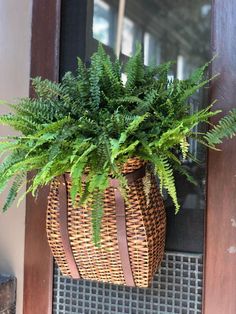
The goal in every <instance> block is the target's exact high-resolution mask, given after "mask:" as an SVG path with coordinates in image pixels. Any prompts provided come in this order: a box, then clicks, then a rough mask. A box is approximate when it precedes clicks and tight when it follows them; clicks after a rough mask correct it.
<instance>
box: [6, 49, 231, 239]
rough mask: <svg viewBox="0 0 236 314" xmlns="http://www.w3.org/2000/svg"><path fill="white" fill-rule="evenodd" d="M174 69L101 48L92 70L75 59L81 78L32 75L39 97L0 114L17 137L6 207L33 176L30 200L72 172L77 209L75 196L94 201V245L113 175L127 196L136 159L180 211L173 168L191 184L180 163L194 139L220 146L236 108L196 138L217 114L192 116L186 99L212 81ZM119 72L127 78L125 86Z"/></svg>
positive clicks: (10, 143) (9, 149)
mask: <svg viewBox="0 0 236 314" xmlns="http://www.w3.org/2000/svg"><path fill="white" fill-rule="evenodd" d="M171 66H172V64H171V63H170V62H169V63H165V64H163V65H160V66H157V67H146V66H144V63H143V58H142V51H141V49H138V50H137V52H136V54H135V56H134V57H132V58H130V60H129V61H128V62H127V64H126V65H122V64H120V62H119V61H118V60H116V61H115V62H112V61H111V60H110V57H109V56H107V55H106V53H105V52H104V50H103V48H102V46H99V48H98V51H97V52H96V53H95V54H94V55H93V56H92V57H91V64H90V66H89V67H88V68H87V67H85V65H84V64H83V63H82V61H81V60H80V59H78V69H77V73H75V74H72V73H70V72H68V73H66V74H65V76H64V77H63V79H62V80H61V82H60V83H54V82H51V81H49V80H42V79H41V78H34V79H33V80H32V83H33V87H34V89H35V94H36V96H35V98H34V99H30V98H24V99H21V100H20V101H19V103H18V104H16V105H10V107H11V109H12V111H13V113H10V114H7V115H3V116H1V117H0V123H1V124H5V125H9V126H11V127H13V128H14V129H15V130H17V131H19V132H20V135H18V136H15V137H6V138H2V141H1V142H0V153H1V154H2V155H3V157H4V161H3V163H2V164H1V166H0V177H1V180H0V192H1V191H3V190H4V188H6V186H7V185H8V182H10V181H11V182H13V183H12V186H11V188H10V189H9V194H8V196H7V199H6V202H5V204H4V206H3V210H4V211H5V210H7V208H9V207H10V206H11V205H12V203H13V201H14V200H15V198H16V196H17V194H18V193H19V191H20V189H21V187H22V185H23V184H24V183H25V181H26V173H27V172H28V171H31V170H34V173H35V175H34V177H33V179H32V180H31V181H30V182H29V183H28V186H29V188H28V190H27V192H26V193H29V192H31V193H33V195H35V194H36V192H37V189H38V188H39V187H41V186H44V185H47V184H49V183H50V182H51V181H52V180H53V179H54V178H55V177H57V176H59V175H61V174H63V173H65V172H70V174H71V178H72V188H71V191H70V193H71V198H72V202H73V204H74V205H75V206H77V205H78V204H76V196H77V195H78V194H79V195H80V203H81V204H85V203H86V202H87V201H88V200H89V202H91V203H92V208H93V212H92V224H93V230H94V241H95V243H96V244H98V243H99V240H100V225H101V220H102V213H103V203H102V196H103V192H104V190H105V189H106V188H107V187H108V182H109V177H110V176H113V177H115V178H117V179H118V180H119V181H120V186H121V189H122V190H123V191H122V193H123V195H125V190H126V187H127V183H126V180H125V178H124V176H123V175H122V172H121V165H122V164H123V163H125V162H126V161H127V160H128V159H129V158H131V157H138V158H140V159H141V160H145V161H147V162H149V163H152V164H153V166H154V170H155V173H156V175H157V176H158V177H159V179H160V185H161V188H162V187H163V188H165V189H166V190H167V192H168V193H169V195H170V196H171V198H172V200H173V203H174V205H175V208H176V212H178V210H179V207H180V206H179V203H178V197H177V194H176V188H175V179H174V171H175V170H178V171H180V172H181V173H183V174H185V175H186V176H187V178H188V179H189V180H191V177H190V176H189V174H188V173H186V171H185V169H184V168H182V166H181V165H182V162H183V160H184V159H185V158H187V157H189V156H190V153H189V144H188V143H189V140H190V139H191V138H192V139H194V140H196V141H199V143H200V144H202V145H206V146H208V147H210V148H213V149H214V148H216V145H217V144H219V143H221V141H222V140H223V139H224V138H231V137H232V136H234V135H235V134H236V109H234V110H232V111H231V112H229V114H228V115H227V116H225V117H223V118H222V119H221V120H220V121H219V123H218V124H217V125H216V126H214V127H213V128H212V129H211V130H210V131H209V132H206V133H204V134H197V133H196V132H195V131H194V127H195V126H196V125H198V124H199V123H208V119H209V118H211V117H212V116H215V115H217V114H219V113H220V111H219V110H215V111H212V110H211V109H212V105H211V106H209V107H207V108H205V109H202V110H199V111H198V112H194V113H193V114H190V104H189V102H188V99H189V97H190V96H191V95H193V94H194V93H195V92H196V91H198V90H199V89H200V88H201V87H203V86H205V85H206V84H208V82H209V80H207V79H205V75H204V73H205V70H206V68H207V66H208V64H207V65H204V66H203V67H201V68H199V69H197V70H196V71H195V72H194V73H193V74H192V75H191V76H190V77H189V78H188V79H186V80H178V79H172V80H170V79H169V78H168V72H169V70H170V68H171ZM122 70H124V72H125V74H126V76H127V82H126V83H125V84H124V83H123V81H122V75H121V74H122ZM190 157H191V156H190ZM85 171H86V173H87V175H86V184H85V188H83V186H82V177H83V175H84V173H85ZM12 180H13V181H12ZM22 197H23V196H21V199H22Z"/></svg>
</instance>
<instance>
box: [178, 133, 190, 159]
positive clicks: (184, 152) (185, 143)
mask: <svg viewBox="0 0 236 314" xmlns="http://www.w3.org/2000/svg"><path fill="white" fill-rule="evenodd" d="M180 148H181V152H182V156H183V159H184V160H185V159H186V157H187V154H188V150H189V143H188V141H187V138H186V137H183V139H182V140H181V141H180Z"/></svg>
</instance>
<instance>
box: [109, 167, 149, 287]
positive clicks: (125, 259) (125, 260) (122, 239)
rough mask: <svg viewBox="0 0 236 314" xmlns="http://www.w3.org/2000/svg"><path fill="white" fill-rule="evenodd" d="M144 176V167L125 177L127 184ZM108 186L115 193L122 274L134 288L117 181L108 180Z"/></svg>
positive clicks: (126, 281)
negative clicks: (112, 188)
mask: <svg viewBox="0 0 236 314" xmlns="http://www.w3.org/2000/svg"><path fill="white" fill-rule="evenodd" d="M144 176H145V167H142V168H140V169H138V170H136V171H134V172H132V173H129V174H127V175H126V179H127V181H128V184H131V183H133V182H135V181H136V180H137V179H139V178H142V177H144ZM110 186H112V187H114V193H115V206H116V207H115V209H116V226H117V239H118V247H119V253H120V259H121V264H122V269H123V274H124V279H125V283H126V285H127V286H129V287H135V281H134V277H133V272H132V267H131V264H130V258H129V248H128V240H127V230H126V219H125V202H124V198H123V197H122V195H121V193H120V191H119V181H118V180H117V179H110Z"/></svg>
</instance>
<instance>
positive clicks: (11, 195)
mask: <svg viewBox="0 0 236 314" xmlns="http://www.w3.org/2000/svg"><path fill="white" fill-rule="evenodd" d="M25 176H26V174H25V173H23V174H19V175H17V176H16V177H15V179H14V182H13V183H12V186H11V188H10V190H9V192H8V195H7V198H6V201H5V204H4V206H3V209H2V211H3V212H5V211H7V209H9V208H10V207H11V205H12V203H13V202H14V200H15V199H16V197H17V194H18V192H19V190H20V189H21V187H22V184H23V183H24V181H25Z"/></svg>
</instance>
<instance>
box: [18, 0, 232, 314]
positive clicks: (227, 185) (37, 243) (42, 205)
mask: <svg viewBox="0 0 236 314" xmlns="http://www.w3.org/2000/svg"><path fill="white" fill-rule="evenodd" d="M67 1H75V0H67ZM80 3H81V4H80V11H79V12H80V14H81V15H80V17H81V24H82V27H81V29H80V30H79V31H78V35H79V36H80V41H81V42H82V43H84V45H85V44H86V38H87V36H88V32H87V30H86V27H85V25H86V13H87V10H89V9H91V0H83V1H80ZM61 5H62V8H63V1H62V4H61V0H55V1H48V0H33V12H32V40H31V70H30V76H31V77H35V76H42V77H43V78H48V79H51V80H54V81H57V80H58V79H59V58H60V54H59V53H60V21H61ZM212 6H213V9H212V12H213V13H212V54H213V55H216V54H217V55H218V57H217V58H216V59H215V60H214V61H213V64H212V73H220V77H219V78H218V79H217V80H215V81H214V82H213V83H212V86H211V98H212V100H213V99H218V102H217V104H216V105H215V108H216V109H217V108H221V109H222V108H223V111H224V112H228V111H229V110H230V109H232V108H234V107H235V104H234V99H236V88H235V87H234V84H236V54H235V51H236V38H235V36H234V29H236V3H235V0H226V1H222V0H212ZM83 25H84V27H83ZM61 36H62V39H63V42H62V43H61V45H63V43H64V40H66V38H65V37H63V33H62V34H61ZM85 48H86V47H85V46H84V49H81V46H80V47H75V51H77V55H80V56H81V57H82V58H83V57H84V55H85ZM61 57H63V56H61ZM30 95H31V96H33V91H32V89H30ZM213 122H216V119H213ZM221 147H222V149H223V151H222V152H215V151H210V152H209V153H208V165H207V210H206V231H205V270H204V296H203V297H204V302H203V313H204V314H222V313H225V314H226V313H227V314H235V313H236V298H235V291H236V276H235V270H236V254H235V251H236V240H234V239H236V228H235V221H236V193H235V191H236V177H235V175H236V163H235V160H236V140H235V139H234V140H232V141H225V142H224V144H222V145H221ZM47 193H48V188H47V187H45V188H43V189H42V190H41V191H40V193H39V195H38V198H37V201H35V200H34V199H33V198H32V196H30V195H28V196H27V199H26V229H25V230H26V234H25V262H24V310H23V313H24V314H32V313H34V314H42V313H43V314H51V313H52V302H53V258H52V255H51V252H50V249H49V246H48V243H47V237H46V231H45V225H46V203H47V197H46V196H45V195H47ZM222 235H223V236H222Z"/></svg>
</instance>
